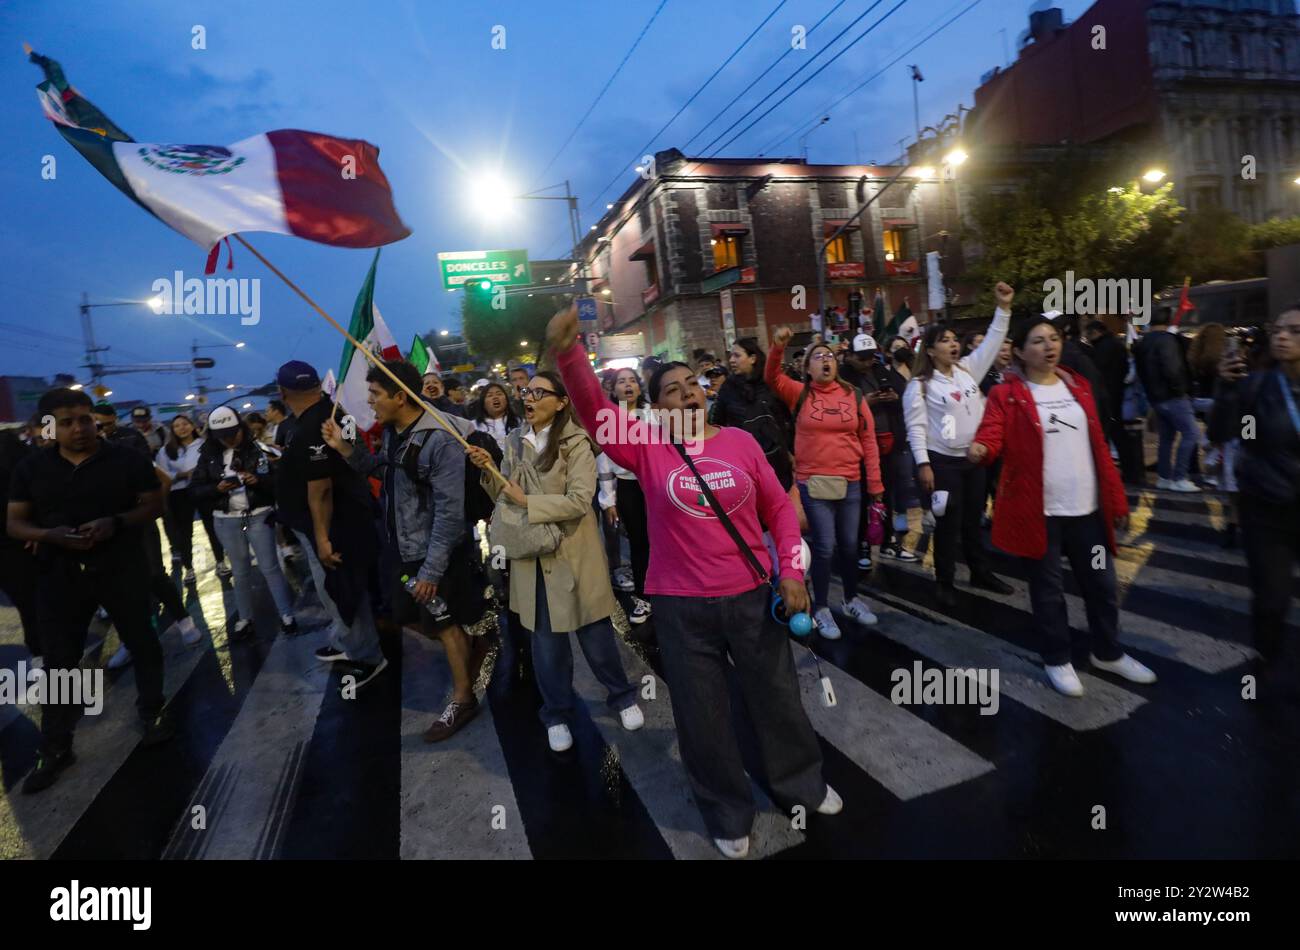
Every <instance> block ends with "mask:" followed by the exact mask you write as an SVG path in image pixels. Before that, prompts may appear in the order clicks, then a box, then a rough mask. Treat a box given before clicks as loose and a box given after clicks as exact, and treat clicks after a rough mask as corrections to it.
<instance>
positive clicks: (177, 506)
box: [154, 414, 230, 584]
mask: <svg viewBox="0 0 1300 950" xmlns="http://www.w3.org/2000/svg"><path fill="white" fill-rule="evenodd" d="M202 449H203V439H202V438H200V436H199V430H198V428H196V427H195V425H194V423H193V422H192V421H191V420H190V417H189V416H187V415H184V414H181V415H178V416H176V418H174V419H172V421H171V424H170V425H169V426H168V430H167V444H166V445H164V446H163V447H162V448H161V449H159V450H158V454H157V456H156V457H155V459H154V461H155V462H156V463H157V464H158V467H159V468H160V469H162V470H163V471H164V472H165V473H166V474H167V478H168V480H169V484H170V488H169V489H168V492H167V512H168V514H169V515H170V516H171V517H170V518H169V519H164V520H163V526H164V527H170V529H171V530H170V531H169V533H168V535H167V540H168V542H169V543H170V544H171V548H172V554H173V555H175V554H179V555H180V559H181V564H183V565H184V567H185V575H184V582H185V583H186V584H193V583H194V582H195V577H194V514H195V512H199V513H200V517H201V518H202V520H203V528H204V530H205V531H206V532H207V534H208V540H209V541H210V542H211V544H212V556H213V557H214V558H216V561H217V573H218V574H219V575H220V576H222V577H229V576H230V567H229V566H227V564H226V552H225V551H224V550H223V549H222V546H221V539H220V538H218V537H217V534H216V530H215V526H211V527H210V526H209V525H210V524H211V516H210V515H208V514H204V512H205V511H206V510H207V509H206V508H205V506H202V505H200V504H199V503H198V502H197V501H195V499H194V493H193V492H192V491H190V477H191V476H192V475H193V474H194V468H195V466H197V465H198V464H199V452H200V451H201V450H202ZM172 563H173V564H174V563H175V561H173V562H172Z"/></svg>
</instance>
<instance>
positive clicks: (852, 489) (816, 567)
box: [799, 482, 862, 610]
mask: <svg viewBox="0 0 1300 950" xmlns="http://www.w3.org/2000/svg"><path fill="white" fill-rule="evenodd" d="M799 497H800V498H801V499H802V500H803V510H804V511H805V512H806V513H807V515H808V530H809V533H810V534H811V535H812V545H811V547H812V582H813V601H814V606H815V607H816V609H818V610H820V609H821V608H822V607H829V606H830V596H831V561H832V560H834V561H835V563H836V566H837V567H838V568H839V574H840V581H841V582H842V583H843V584H844V601H845V603H848V602H849V601H850V600H852V599H853V596H854V595H855V594H856V593H857V591H858V542H859V540H860V539H859V537H858V519H859V518H860V517H861V515H862V483H861V482H849V485H848V490H847V491H846V492H845V493H844V497H843V498H841V499H840V500H839V501H826V500H824V499H821V498H813V497H812V496H811V495H809V494H808V485H807V483H805V482H800V483H799Z"/></svg>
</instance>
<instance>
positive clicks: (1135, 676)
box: [1089, 653, 1156, 683]
mask: <svg viewBox="0 0 1300 950" xmlns="http://www.w3.org/2000/svg"><path fill="white" fill-rule="evenodd" d="M1089 659H1090V660H1092V665H1093V666H1095V667H1096V668H1097V669H1099V670H1105V671H1106V672H1107V673H1114V674H1115V675H1116V676H1122V677H1124V679H1126V680H1128V681H1129V682H1130V683H1154V682H1155V681H1156V674H1155V673H1154V672H1153V671H1152V670H1151V668H1150V667H1148V666H1147V665H1146V664H1144V663H1139V662H1138V661H1137V660H1135V659H1133V657H1131V656H1129V655H1128V654H1127V653H1125V654H1124V655H1123V656H1121V657H1120V658H1119V659H1118V660H1099V659H1097V658H1096V657H1095V656H1090V657H1089Z"/></svg>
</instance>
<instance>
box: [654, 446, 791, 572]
mask: <svg viewBox="0 0 1300 950" xmlns="http://www.w3.org/2000/svg"><path fill="white" fill-rule="evenodd" d="M673 447H674V448H675V449H677V454H678V455H680V456H681V457H682V461H684V462H685V463H686V464H687V465H688V466H690V469H691V474H693V475H694V476H695V481H696V482H697V483H698V484H699V486H700V494H702V495H703V496H704V500H705V501H707V502H708V503H709V507H710V508H712V509H713V513H714V514H715V515H717V518H718V520H719V521H721V522H722V526H723V527H724V528H726V529H727V534H729V535H731V540H732V541H735V542H736V547H737V548H739V549H740V553H741V554H743V555H744V556H745V560H746V561H747V562H748V563H749V566H750V568H751V569H753V571H754V573H755V574H756V575H757V576H758V578H759V579H760V580H761V581H763V582H764V583H766V582H767V580H768V572H767V571H766V570H764V568H763V565H762V564H760V563H759V561H758V558H756V557H754V552H753V551H751V550H750V549H749V545H748V544H746V543H745V539H744V538H742V537H741V536H740V532H739V531H738V530H736V526H735V524H733V523H732V521H731V519H730V518H729V517H727V513H726V511H724V510H723V508H722V505H721V504H720V503H719V501H718V499H717V496H716V495H714V494H713V489H711V488H710V487H709V485H708V483H707V482H706V481H705V480H704V478H703V476H701V475H700V472H699V469H697V468H696V467H695V463H694V462H692V461H691V457H690V456H689V455H688V454H686V449H685V448H684V447H683V446H682V444H681V443H680V442H674V443H673Z"/></svg>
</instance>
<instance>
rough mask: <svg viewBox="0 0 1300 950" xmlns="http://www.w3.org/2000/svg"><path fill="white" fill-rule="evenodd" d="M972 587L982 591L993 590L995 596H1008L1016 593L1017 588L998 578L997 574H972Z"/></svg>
mask: <svg viewBox="0 0 1300 950" xmlns="http://www.w3.org/2000/svg"><path fill="white" fill-rule="evenodd" d="M970 586H971V587H978V588H979V589H980V590H991V591H993V593H995V594H1002V595H1003V596H1004V597H1005V596H1006V595H1007V594H1011V593H1014V592H1015V588H1014V587H1012V586H1011V585H1010V584H1008V583H1007V582H1006V581H1004V580H1003V579H1002V578H1000V577H998V576H997V575H996V574H972V575H971V578H970Z"/></svg>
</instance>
